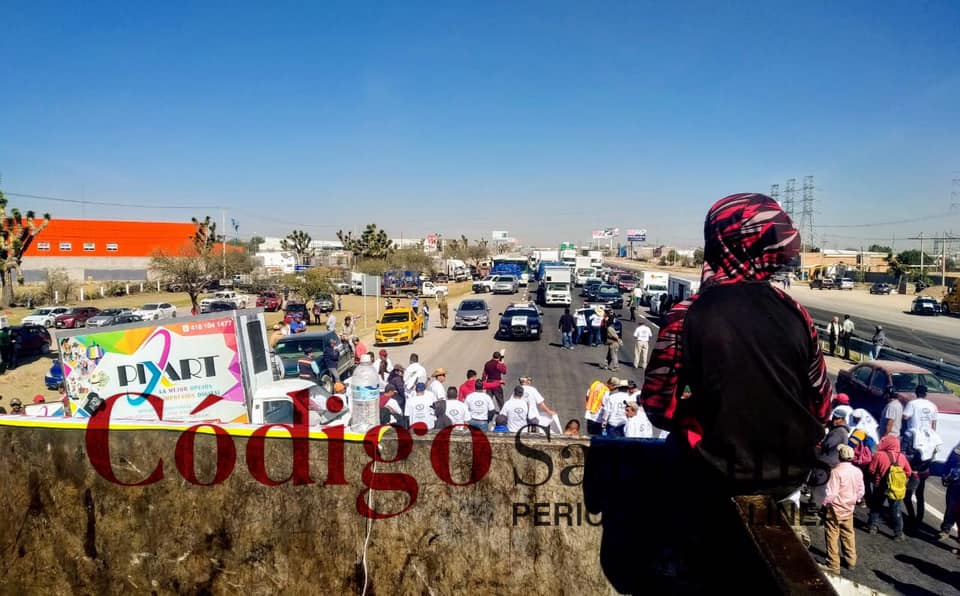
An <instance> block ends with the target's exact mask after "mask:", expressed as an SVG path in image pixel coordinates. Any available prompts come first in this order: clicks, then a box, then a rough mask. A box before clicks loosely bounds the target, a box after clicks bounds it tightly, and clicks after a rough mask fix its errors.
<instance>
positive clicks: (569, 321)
mask: <svg viewBox="0 0 960 596" xmlns="http://www.w3.org/2000/svg"><path fill="white" fill-rule="evenodd" d="M576 326H577V323H576V320H574V318H573V315H571V314H570V309H569V308H565V309H563V314H562V315H560V324H559V328H560V347H561V348H569V349H571V350H572V349H573V330H574V328H575V327H576Z"/></svg>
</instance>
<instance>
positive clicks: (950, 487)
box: [937, 443, 960, 540]
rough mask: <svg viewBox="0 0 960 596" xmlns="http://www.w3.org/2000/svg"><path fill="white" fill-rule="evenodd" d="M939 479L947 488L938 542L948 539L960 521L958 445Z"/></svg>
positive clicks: (959, 449)
mask: <svg viewBox="0 0 960 596" xmlns="http://www.w3.org/2000/svg"><path fill="white" fill-rule="evenodd" d="M941 479H942V481H943V485H944V486H945V487H947V498H946V510H945V511H944V512H943V523H942V524H940V534H939V535H938V536H937V538H938V539H939V540H943V539H944V538H946V537H948V536H949V535H950V531H951V530H952V529H953V526H954V524H956V523H957V521H958V520H960V443H957V444H956V445H955V446H954V448H953V451H951V452H950V455H949V456H948V457H947V463H946V464H945V465H944V467H943V476H942V477H941ZM957 540H960V535H958V536H957Z"/></svg>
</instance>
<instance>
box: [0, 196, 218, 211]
mask: <svg viewBox="0 0 960 596" xmlns="http://www.w3.org/2000/svg"><path fill="white" fill-rule="evenodd" d="M4 194H7V195H10V196H11V197H20V198H22V199H37V200H40V201H55V202H57V203H74V204H79V205H102V206H104V207H137V208H138V209H226V207H221V206H220V205H162V204H160V205H157V204H152V205H145V204H142V203H114V202H109V201H87V200H78V199H64V198H62V197H45V196H42V195H30V194H25V193H19V192H8V193H4Z"/></svg>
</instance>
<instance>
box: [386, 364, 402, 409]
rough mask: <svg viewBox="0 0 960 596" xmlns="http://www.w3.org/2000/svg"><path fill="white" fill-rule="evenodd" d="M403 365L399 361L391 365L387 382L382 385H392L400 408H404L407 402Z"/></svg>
mask: <svg viewBox="0 0 960 596" xmlns="http://www.w3.org/2000/svg"><path fill="white" fill-rule="evenodd" d="M403 372H404V371H403V366H401V365H400V364H399V363H398V364H394V365H393V369H391V371H390V374H389V375H387V382H386V384H385V385H384V386H385V387H393V388H394V389H395V390H396V392H397V398H396V399H397V403H399V404H400V407H401V408H404V409H405V408H406V404H407V397H406V396H407V387H406V384H405V383H404V381H403Z"/></svg>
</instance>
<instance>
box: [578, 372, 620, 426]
mask: <svg viewBox="0 0 960 596" xmlns="http://www.w3.org/2000/svg"><path fill="white" fill-rule="evenodd" d="M619 384H620V380H619V379H617V378H616V377H610V378H609V379H608V380H607V382H606V383H604V382H603V381H599V380H597V381H594V382H593V383H590V388H589V389H587V395H586V397H585V398H584V412H583V417H584V419H585V420H586V421H587V434H588V435H591V436H600V435H602V434H603V403H604V398H605V397H607V394H608V393H610V390H611V389H612V388H614V387H616V386H617V385H619Z"/></svg>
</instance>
